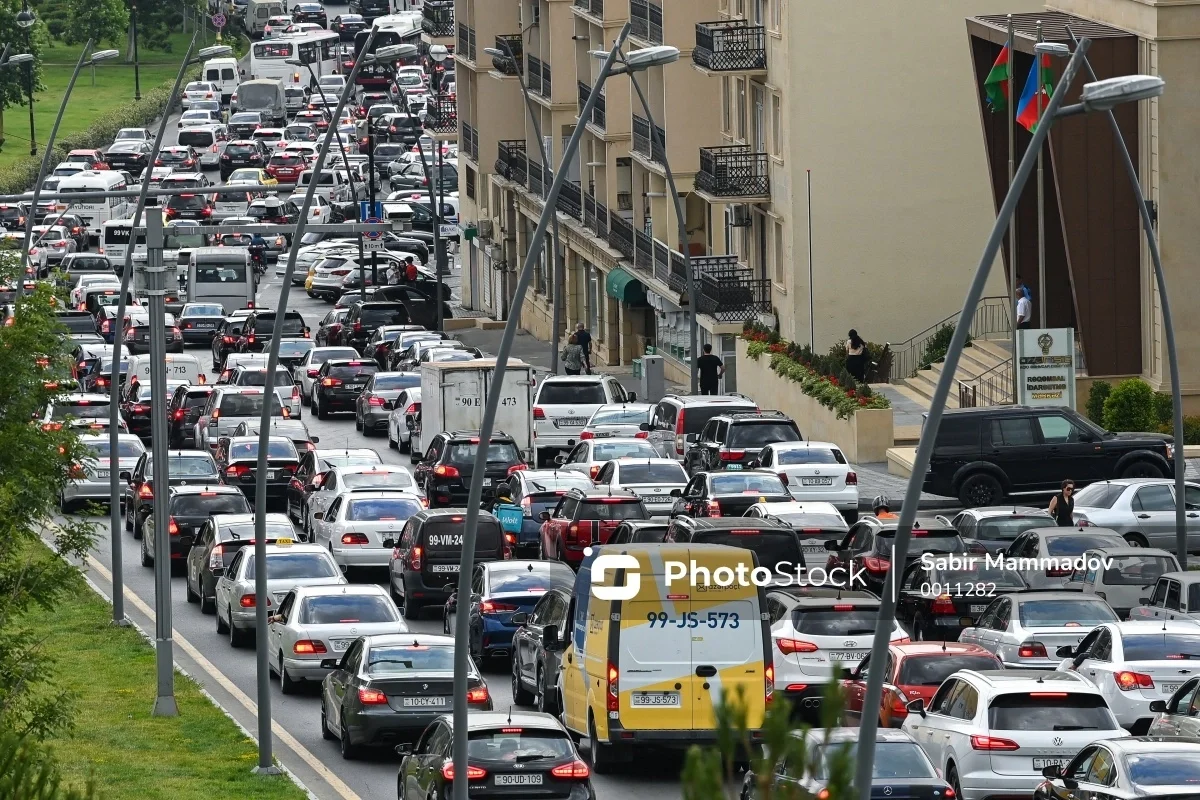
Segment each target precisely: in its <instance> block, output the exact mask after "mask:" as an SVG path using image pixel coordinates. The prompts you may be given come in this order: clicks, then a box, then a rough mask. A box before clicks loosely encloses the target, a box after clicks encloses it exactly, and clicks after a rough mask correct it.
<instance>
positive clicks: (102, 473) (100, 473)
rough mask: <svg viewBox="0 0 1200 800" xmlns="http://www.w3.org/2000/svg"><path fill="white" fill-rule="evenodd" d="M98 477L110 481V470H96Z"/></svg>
mask: <svg viewBox="0 0 1200 800" xmlns="http://www.w3.org/2000/svg"><path fill="white" fill-rule="evenodd" d="M96 477H97V478H104V479H105V480H107V479H108V470H106V469H98V470H96Z"/></svg>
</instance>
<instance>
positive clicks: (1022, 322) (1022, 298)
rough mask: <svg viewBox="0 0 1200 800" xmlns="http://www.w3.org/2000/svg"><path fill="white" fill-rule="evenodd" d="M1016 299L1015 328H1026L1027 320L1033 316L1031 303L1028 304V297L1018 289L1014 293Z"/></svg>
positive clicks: (1027, 325)
mask: <svg viewBox="0 0 1200 800" xmlns="http://www.w3.org/2000/svg"><path fill="white" fill-rule="evenodd" d="M1016 298H1017V327H1018V328H1028V327H1029V318H1030V317H1031V316H1033V303H1031V302H1029V297H1028V296H1027V295H1026V294H1025V292H1024V291H1023V290H1022V289H1021V288H1020V287H1018V288H1017V291H1016Z"/></svg>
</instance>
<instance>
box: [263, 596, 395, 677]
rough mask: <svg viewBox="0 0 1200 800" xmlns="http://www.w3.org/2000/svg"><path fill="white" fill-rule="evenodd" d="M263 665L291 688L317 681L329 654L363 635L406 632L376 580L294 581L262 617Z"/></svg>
mask: <svg viewBox="0 0 1200 800" xmlns="http://www.w3.org/2000/svg"><path fill="white" fill-rule="evenodd" d="M267 623H268V627H267V645H268V647H269V656H268V658H267V665H268V669H271V670H272V671H273V672H274V673H275V674H276V675H278V676H279V689H280V691H282V692H283V693H284V694H295V693H296V692H297V691H299V690H301V689H302V688H303V684H304V682H305V681H318V682H319V681H323V680H324V679H325V676H326V675H328V674H329V673H330V672H331V670H332V668H330V667H326V666H324V663H325V661H326V660H327V659H328V655H329V654H334V656H335V657H336V656H337V654H340V653H345V652H346V651H347V650H349V648H350V646H351V645H352V644H354V643H355V642H356V641H361V638H362V637H364V636H380V635H387V634H400V633H407V632H408V625H406V624H405V623H404V620H403V619H401V618H400V612H399V611H397V610H396V604H395V603H393V602H392V599H391V598H390V597H388V595H387V591H386V590H384V589H383V588H382V587H380V586H375V585H373V584H368V585H366V586H336V585H335V586H328V585H326V586H297V587H296V588H294V589H292V590H291V591H290V592H288V593H287V594H286V595H284V597H283V599H282V600H280V601H279V606H278V607H277V608H276V610H275V613H274V614H273V615H272V616H271V617H270V618H268V620H267Z"/></svg>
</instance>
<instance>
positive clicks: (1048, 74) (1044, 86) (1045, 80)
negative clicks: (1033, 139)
mask: <svg viewBox="0 0 1200 800" xmlns="http://www.w3.org/2000/svg"><path fill="white" fill-rule="evenodd" d="M1038 72H1039V70H1038V65H1037V59H1036V57H1035V60H1034V66H1033V67H1031V68H1030V70H1029V78H1027V79H1026V81H1025V89H1024V90H1023V91H1022V92H1021V101H1020V102H1019V103H1017V122H1019V123H1020V124H1021V125H1022V126H1023V127H1024V128H1025V130H1027V131H1029V132H1030V133H1033V132H1034V131H1036V130H1037V126H1038V121H1039V120H1038V104H1037V99H1036V96H1037V92H1039V91H1040V92H1041V93H1042V111H1043V112H1045V110H1046V106H1048V105H1049V104H1050V95H1051V94H1053V93H1054V72H1053V71H1052V70H1051V69H1050V55H1049V54H1047V53H1044V54H1042V57H1041V70H1040V72H1041V76H1040V82H1041V85H1040V86H1039V85H1038V83H1039V75H1038Z"/></svg>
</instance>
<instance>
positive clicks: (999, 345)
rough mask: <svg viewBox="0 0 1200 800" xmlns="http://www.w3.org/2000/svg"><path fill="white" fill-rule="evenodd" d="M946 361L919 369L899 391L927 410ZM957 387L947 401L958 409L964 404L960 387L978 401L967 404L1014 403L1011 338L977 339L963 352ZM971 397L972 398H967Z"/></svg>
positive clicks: (956, 371) (957, 375)
mask: <svg viewBox="0 0 1200 800" xmlns="http://www.w3.org/2000/svg"><path fill="white" fill-rule="evenodd" d="M945 366H946V365H945V363H944V362H939V363H937V364H932V365H930V366H929V367H927V368H925V369H922V370H918V371H917V374H916V375H913V376H912V377H911V378H905V379H904V381H903V382H902V383H900V384H898V385H896V389H897V391H899V392H900V393H901V394H903V395H905V396H906V397H908V398H909V399H910V400H912V401H913V402H915V403H918V404H919V405H921V406H922V407H923V408H925V409H926V410H928V409H929V404H930V403H931V402H932V401H933V393H934V390H935V389H936V388H937V382H938V380H940V379H941V377H942V371H943V369H944V367H945ZM954 381H955V382H954V384H953V385H952V387H951V389H950V396H949V397H947V398H946V407H947V408H958V407H959V406H960V405H962V404H964V403H963V399H964V398H963V397H962V393H961V392H960V388H963V389H968V390H970V391H972V392H973V393H974V397H975V402H974V403H971V402H970V401H969V400H967V402H966V403H965V404H966V405H981V406H982V405H999V404H1001V403H1010V402H1012V391H1011V388H1009V385H1010V384H1011V383H1012V342H1011V341H1009V340H1008V339H999V338H996V339H973V340H972V341H971V343H970V344H969V345H968V346H967V347H966V348H964V349H963V351H962V356H961V357H960V358H959V360H958V369H956V370H955V372H954ZM967 396H968V397H969V396H970V395H967Z"/></svg>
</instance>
